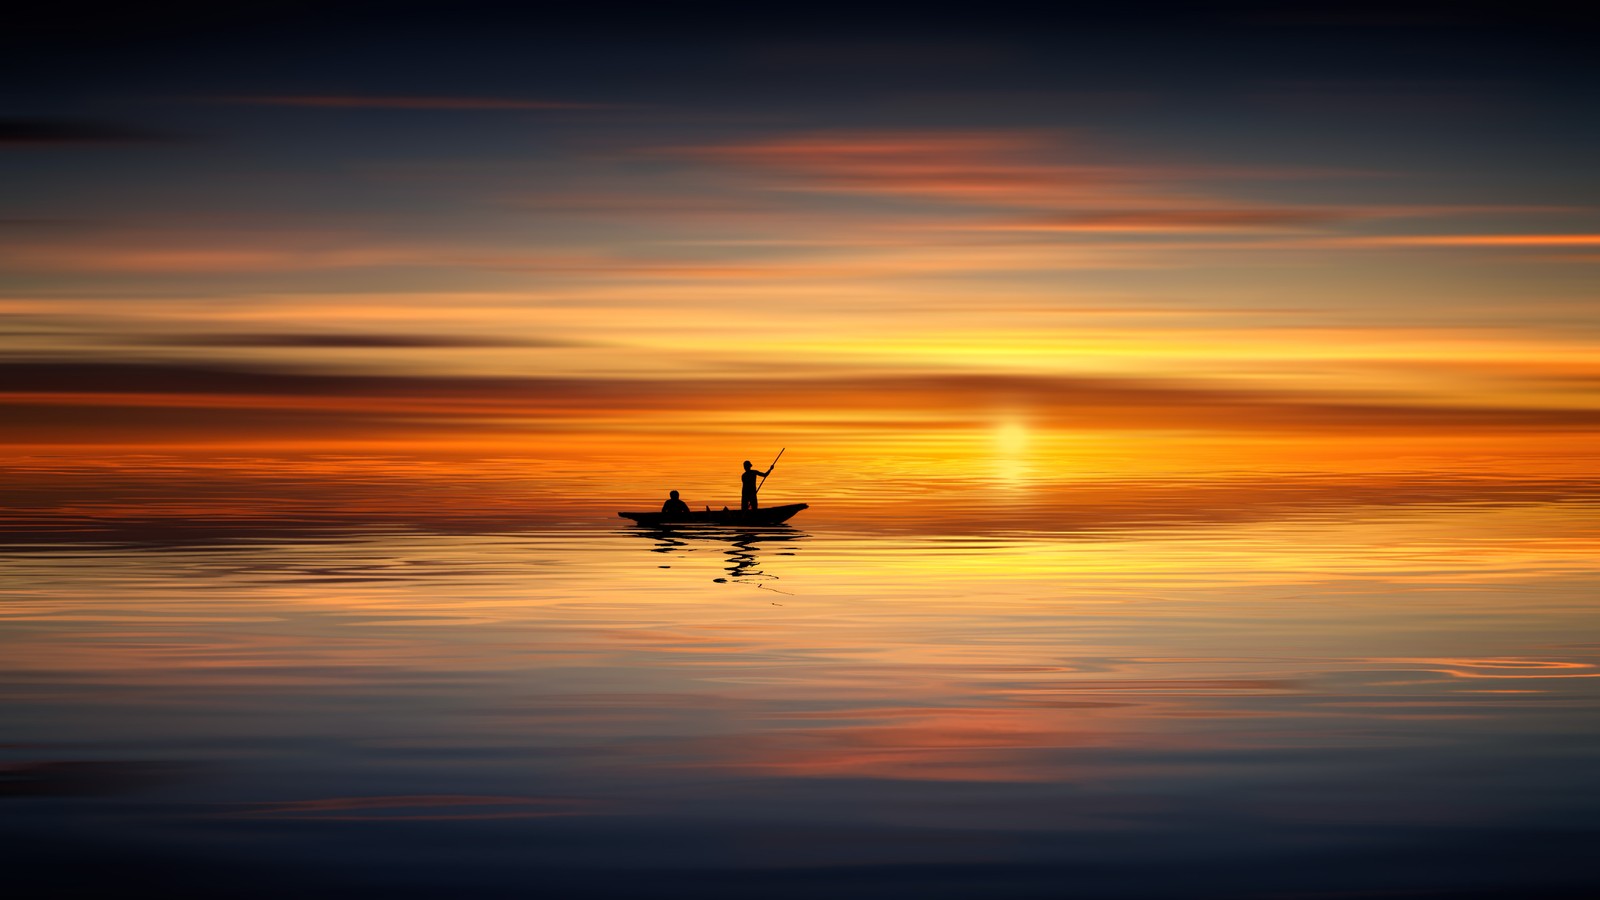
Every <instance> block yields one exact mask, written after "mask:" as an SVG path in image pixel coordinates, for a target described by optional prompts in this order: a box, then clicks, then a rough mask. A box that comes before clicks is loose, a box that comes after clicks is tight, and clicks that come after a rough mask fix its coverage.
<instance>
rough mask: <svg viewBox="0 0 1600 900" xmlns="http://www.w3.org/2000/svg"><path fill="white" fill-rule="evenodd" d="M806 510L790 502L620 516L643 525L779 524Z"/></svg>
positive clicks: (803, 505)
mask: <svg viewBox="0 0 1600 900" xmlns="http://www.w3.org/2000/svg"><path fill="white" fill-rule="evenodd" d="M805 508H806V504H804V503H790V504H789V505H787V506H764V507H762V508H760V509H711V510H705V511H703V512H695V511H694V510H690V511H689V514H688V515H687V516H685V515H683V514H682V513H676V514H674V513H660V512H619V513H617V515H619V516H621V517H623V518H624V519H632V520H633V521H635V522H637V523H639V524H640V525H657V526H662V525H777V524H779V523H781V522H787V521H789V517H790V516H792V515H794V514H795V513H797V512H799V511H800V510H802V509H805Z"/></svg>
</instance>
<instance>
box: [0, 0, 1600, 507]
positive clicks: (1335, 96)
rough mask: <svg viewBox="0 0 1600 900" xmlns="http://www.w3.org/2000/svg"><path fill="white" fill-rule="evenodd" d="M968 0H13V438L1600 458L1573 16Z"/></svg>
mask: <svg viewBox="0 0 1600 900" xmlns="http://www.w3.org/2000/svg"><path fill="white" fill-rule="evenodd" d="M579 7H581V9H580V8H579ZM986 9H987V10H988V12H987V14H986V15H984V16H983V17H982V18H973V17H971V15H970V14H955V13H948V14H947V13H941V12H939V11H937V10H935V9H933V8H917V7H902V8H899V9H896V10H893V11H888V10H881V11H878V12H872V13H866V14H863V13H861V12H849V11H847V8H843V7H831V6H809V5H805V6H780V7H769V8H756V7H750V6H735V7H722V6H695V7H692V8H690V9H688V10H683V9H677V10H673V9H670V8H669V7H668V6H666V5H661V6H655V7H644V8H639V7H633V6H620V5H614V4H582V5H572V6H567V5H563V6H561V7H558V10H559V12H551V11H541V10H538V9H536V8H532V7H530V8H526V9H523V10H522V11H520V12H517V13H515V14H510V13H507V12H505V11H504V10H503V9H498V8H495V7H491V6H479V5H475V4H471V3H468V4H451V5H449V6H448V7H445V6H441V5H435V4H416V3H388V4H376V3H373V4H359V3H357V4H348V3H347V4H335V5H328V4H310V3H272V4H267V3H245V4H235V5H231V6H229V7H228V8H226V9H218V8H214V7H213V6H212V5H209V4H199V3H193V4H176V5H174V4H158V5H157V6H156V7H137V8H135V7H128V8H127V10H126V11H124V12H123V13H121V14H116V15H112V16H110V17H93V16H87V15H83V14H81V11H79V10H75V9H74V8H73V7H71V6H70V5H66V6H59V5H58V8H53V9H52V10H49V11H45V12H39V13H35V14H32V16H33V18H31V19H28V20H24V21H22V22H21V23H19V24H18V25H17V26H16V27H7V29H5V31H4V32H3V33H0V71H3V73H4V83H5V85H6V87H5V89H4V91H3V95H0V96H3V105H0V158H3V159H4V169H3V172H4V175H3V187H4V191H3V198H4V199H3V206H0V326H3V329H4V344H3V347H4V356H3V360H0V392H3V397H0V403H3V404H4V405H3V413H0V414H3V416H4V422H5V433H6V436H7V443H8V444H9V445H10V449H9V450H8V451H7V456H8V460H9V462H8V464H9V465H12V466H13V467H14V468H16V469H17V470H19V471H21V470H26V471H30V472H43V471H45V470H46V469H48V470H49V471H51V472H55V473H56V474H57V475H59V474H60V472H61V471H65V470H63V469H60V468H59V467H61V466H67V467H68V468H70V466H71V465H83V466H89V465H94V466H100V467H102V468H104V467H110V468H112V469H115V468H117V467H119V466H124V467H127V466H133V465H134V464H132V463H127V462H125V460H126V459H129V458H130V457H129V456H128V455H129V454H155V455H159V456H161V457H162V458H167V457H181V458H185V459H190V460H193V461H195V462H194V463H193V464H194V465H200V464H201V462H202V461H205V460H211V462H210V463H208V464H212V465H215V464H217V463H216V460H221V459H237V460H250V461H252V462H248V463H245V462H240V463H239V464H238V465H239V467H241V468H250V467H252V466H253V467H255V468H256V469H262V470H264V469H270V468H271V467H272V465H273V463H271V462H270V460H274V459H284V460H288V459H294V460H299V461H300V462H298V463H296V464H297V465H307V466H311V468H310V469H308V470H307V471H308V472H309V473H310V474H308V475H307V476H306V477H307V478H308V479H311V480H313V481H314V480H315V478H316V475H315V471H316V466H315V465H312V464H311V463H306V462H304V461H305V460H307V459H312V458H315V457H318V455H319V454H320V455H324V456H328V457H329V458H332V457H337V458H339V459H345V460H348V459H351V458H367V457H371V458H378V457H382V458H385V459H389V460H406V461H407V462H406V463H405V466H408V467H410V468H409V469H408V471H416V470H417V467H418V466H424V465H425V462H424V461H426V460H432V459H446V458H448V459H450V460H453V461H454V462H452V463H451V464H450V465H451V466H452V467H456V468H452V470H451V471H467V470H471V469H472V467H473V465H474V463H472V462H471V461H472V460H484V459H497V460H506V459H518V460H531V461H536V462H530V463H528V465H535V466H536V465H544V466H546V467H547V471H548V472H551V473H556V472H568V473H569V474H570V473H571V471H579V472H582V471H583V470H584V469H585V467H586V466H593V467H597V469H598V470H603V471H604V472H607V473H611V474H610V475H608V476H607V477H606V478H605V479H603V480H605V481H606V483H607V485H608V491H609V494H608V496H638V497H655V496H657V495H658V494H659V493H662V492H664V489H665V487H666V486H672V484H682V485H684V486H686V487H694V488H697V490H695V491H694V494H695V496H694V497H691V499H697V498H698V497H699V496H703V495H706V494H709V493H712V492H713V491H721V493H722V495H724V496H722V498H721V500H722V502H726V500H727V495H731V493H732V490H733V488H732V487H731V485H732V483H733V471H734V467H736V466H737V463H738V461H739V460H741V459H744V458H746V457H752V458H756V461H757V464H758V465H763V464H765V462H766V461H767V460H769V459H770V458H771V455H772V454H773V453H775V452H776V451H777V449H778V448H779V447H782V446H787V447H789V448H790V450H789V452H790V453H791V454H794V461H793V462H792V463H791V465H793V466H796V467H797V471H796V472H795V474H793V475H792V476H791V477H792V478H793V479H794V480H792V481H790V482H789V487H790V489H791V490H794V491H799V490H802V489H809V490H811V491H812V492H813V493H812V494H811V495H810V496H811V499H813V500H815V499H817V494H824V495H825V494H827V493H828V492H830V491H832V492H834V493H836V494H839V495H841V496H842V495H844V494H848V493H849V491H850V486H849V483H850V479H849V477H848V476H849V475H850V474H855V475H865V476H866V477H869V478H888V477H901V476H905V477H913V476H915V477H927V478H945V479H953V480H960V479H964V478H970V479H977V480H983V481H985V483H988V484H994V485H999V486H1001V487H1002V488H1004V487H1006V486H1008V485H1009V486H1012V487H1022V488H1027V487H1029V486H1033V485H1040V484H1049V483H1055V482H1059V481H1062V480H1065V479H1069V478H1073V477H1080V476H1084V475H1096V474H1112V475H1148V474H1152V473H1168V474H1171V473H1193V472H1233V473H1238V472H1240V471H1246V472H1259V471H1268V470H1272V471H1285V472H1344V473H1348V472H1373V471H1384V472H1393V471H1437V470H1440V469H1451V470H1459V471H1472V472H1482V471H1492V472H1498V473H1502V474H1504V473H1518V472H1539V473H1569V474H1571V473H1579V472H1587V471H1588V470H1589V468H1590V467H1592V462H1593V458H1594V453H1595V451H1596V450H1597V449H1600V441H1597V439H1596V438H1597V435H1600V392H1597V387H1600V302H1597V286H1600V277H1597V276H1600V167H1597V166H1596V165H1595V161H1596V160H1597V159H1600V115H1597V114H1596V113H1597V112H1600V111H1597V109H1596V101H1595V97H1596V96H1600V65H1597V64H1596V62H1595V55H1594V52H1593V48H1594V38H1595V37H1596V30H1595V28H1594V27H1593V25H1594V23H1593V20H1592V17H1591V16H1585V15H1582V14H1579V13H1577V12H1573V11H1569V10H1564V9H1563V7H1561V6H1558V5H1553V4H1549V5H1547V4H1537V3H1535V4H1516V5H1512V4H1474V3H1454V4H1446V3H1439V4H1418V3H1410V4H1389V3H1372V4H1358V5H1351V4H1315V3H1313V4H1269V3H1259V4H1251V3H1244V4H1186V5H1175V4H1149V3H1145V4H1131V5H1127V4H1119V5H1117V6H1116V8H1115V10H1112V9H1110V8H1109V7H1083V8H1077V9H1073V8H1070V7H1062V8H1060V9H1058V10H1057V11H1056V12H1054V13H1052V14H1050V15H1049V16H1044V15H1043V14H1041V13H1039V12H1038V11H1027V10H1025V9H1022V8H1016V9H1008V8H1006V7H1003V6H995V7H986ZM969 13H970V11H969ZM63 460H76V462H73V463H70V465H69V463H67V462H63ZM119 460H124V462H119ZM463 460H465V462H463ZM807 461H809V462H807ZM319 465H320V464H319ZM327 465H330V466H331V465H334V464H333V463H327ZM395 465H400V463H398V462H397V463H395ZM52 467H57V468H52ZM524 470H525V471H526V469H524ZM824 470H826V474H824ZM479 471H487V470H482V469H480V470H479ZM496 471H498V470H496ZM588 474H590V475H593V474H594V473H593V472H592V471H591V472H589V473H588ZM40 477H43V476H40ZM551 477H554V475H552V476H551ZM663 477H665V478H667V479H669V480H670V481H671V482H672V484H665V483H664V482H663V480H662V479H663ZM180 480H181V479H180ZM708 502H715V501H714V500H708Z"/></svg>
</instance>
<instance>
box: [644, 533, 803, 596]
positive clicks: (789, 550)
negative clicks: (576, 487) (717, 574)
mask: <svg viewBox="0 0 1600 900" xmlns="http://www.w3.org/2000/svg"><path fill="white" fill-rule="evenodd" d="M618 533H619V534H629V535H635V536H637V537H642V538H648V539H650V540H651V541H654V542H655V546H654V547H652V548H650V552H652V553H661V554H666V555H668V556H671V557H673V558H675V559H688V557H687V556H686V555H685V554H687V553H692V552H694V551H695V550H698V549H702V548H703V547H702V545H704V544H707V543H709V544H715V545H719V552H720V554H721V555H722V556H724V557H726V559H725V560H723V562H724V563H725V565H723V567H722V568H723V571H725V572H727V573H728V574H727V576H726V577H723V578H714V579H712V580H713V581H719V582H736V583H747V584H748V583H755V584H756V586H757V587H764V588H767V589H768V590H776V588H771V587H768V586H767V585H766V584H764V583H762V582H765V581H776V580H777V578H778V576H777V575H774V574H772V573H770V572H767V571H764V570H763V569H762V568H761V567H760V566H761V560H760V558H761V557H773V556H794V555H795V550H796V549H798V544H799V542H800V541H803V540H805V539H806V538H809V537H810V535H809V534H806V533H805V532H804V531H800V530H799V529H797V528H795V527H794V526H793V525H747V526H744V527H734V528H729V527H726V526H722V525H710V526H707V525H702V524H696V523H681V522H680V523H671V524H666V525H649V526H646V527H642V528H628V529H624V530H622V531H620V532H618ZM673 567H674V566H673V565H662V566H661V568H663V569H670V568H673Z"/></svg>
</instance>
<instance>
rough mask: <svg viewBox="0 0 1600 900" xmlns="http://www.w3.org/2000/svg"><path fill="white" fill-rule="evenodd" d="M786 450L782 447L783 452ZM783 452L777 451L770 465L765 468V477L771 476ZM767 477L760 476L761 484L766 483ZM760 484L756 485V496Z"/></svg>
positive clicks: (759, 490) (759, 491) (759, 489)
mask: <svg viewBox="0 0 1600 900" xmlns="http://www.w3.org/2000/svg"><path fill="white" fill-rule="evenodd" d="M787 449H789V448H788V447H784V448H783V450H787ZM783 450H779V451H778V455H777V456H774V457H773V458H772V465H770V466H767V475H771V474H772V470H773V469H776V468H777V467H778V460H780V459H783ZM767 475H763V476H761V484H766V483H767ZM761 484H758V485H756V493H758V494H759V493H761Z"/></svg>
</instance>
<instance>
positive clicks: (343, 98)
mask: <svg viewBox="0 0 1600 900" xmlns="http://www.w3.org/2000/svg"><path fill="white" fill-rule="evenodd" d="M217 102H222V103H236V104H242V105H249V106H300V107H308V108H312V109H398V110H445V111H451V110H459V111H475V110H481V111H494V110H574V109H607V108H610V107H609V106H608V105H607V104H601V103H577V102H572V101H566V100H529V99H520V98H515V97H444V96H395V95H374V94H263V95H255V96H251V95H243V96H234V97H222V98H219V99H218V101H217Z"/></svg>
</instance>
